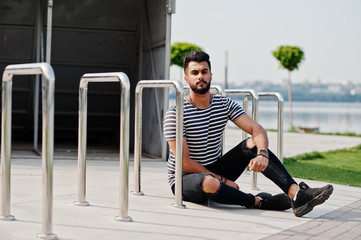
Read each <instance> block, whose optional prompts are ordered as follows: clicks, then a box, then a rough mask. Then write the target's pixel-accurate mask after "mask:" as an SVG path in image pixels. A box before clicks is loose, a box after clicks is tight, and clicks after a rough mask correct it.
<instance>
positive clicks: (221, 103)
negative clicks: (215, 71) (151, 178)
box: [163, 94, 245, 185]
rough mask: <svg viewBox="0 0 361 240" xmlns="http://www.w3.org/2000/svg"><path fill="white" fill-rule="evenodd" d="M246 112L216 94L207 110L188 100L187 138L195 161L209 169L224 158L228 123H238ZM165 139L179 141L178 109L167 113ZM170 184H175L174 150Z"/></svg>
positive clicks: (169, 176)
mask: <svg viewBox="0 0 361 240" xmlns="http://www.w3.org/2000/svg"><path fill="white" fill-rule="evenodd" d="M244 113H245V112H244V111H243V108H242V107H241V106H240V105H239V104H237V103H236V102H234V101H233V100H231V99H230V98H228V97H225V96H221V95H217V94H213V98H212V102H211V104H210V105H209V106H208V107H207V108H198V107H196V106H194V105H193V104H192V103H190V102H189V101H188V100H187V99H186V98H184V105H183V137H185V138H186V139H187V144H188V148H189V154H190V157H191V159H192V160H195V161H197V162H198V163H200V164H202V165H204V166H206V165H209V164H212V163H214V162H215V161H217V159H218V158H219V157H221V140H222V136H223V132H224V129H225V127H226V124H227V121H228V120H231V121H235V120H236V119H237V118H239V117H240V116H241V115H243V114H244ZM163 131H164V136H165V139H166V140H167V141H169V140H175V139H176V106H175V105H173V106H172V107H171V108H170V109H169V110H168V111H167V113H166V115H165V118H164V122H163ZM167 169H168V180H169V183H170V184H171V185H173V184H174V174H175V157H174V154H173V152H172V150H171V149H170V154H169V158H168V165H167Z"/></svg>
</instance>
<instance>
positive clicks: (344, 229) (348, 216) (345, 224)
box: [263, 200, 361, 240]
mask: <svg viewBox="0 0 361 240" xmlns="http://www.w3.org/2000/svg"><path fill="white" fill-rule="evenodd" d="M263 239H265V240H283V239H334V240H345V239H347V240H349V239H361V200H358V201H355V202H353V203H351V204H349V205H347V206H344V207H341V208H339V209H337V210H335V211H332V212H330V213H327V214H325V215H322V216H320V217H318V218H315V219H313V220H311V221H309V222H308V223H305V224H302V225H299V226H296V227H293V228H290V229H287V230H285V231H282V232H280V233H277V234H274V235H271V236H269V237H266V238H263Z"/></svg>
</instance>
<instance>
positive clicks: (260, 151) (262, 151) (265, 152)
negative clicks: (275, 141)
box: [257, 148, 269, 158]
mask: <svg viewBox="0 0 361 240" xmlns="http://www.w3.org/2000/svg"><path fill="white" fill-rule="evenodd" d="M257 156H264V157H266V158H269V155H268V150H267V149H262V148H261V149H258V151H257Z"/></svg>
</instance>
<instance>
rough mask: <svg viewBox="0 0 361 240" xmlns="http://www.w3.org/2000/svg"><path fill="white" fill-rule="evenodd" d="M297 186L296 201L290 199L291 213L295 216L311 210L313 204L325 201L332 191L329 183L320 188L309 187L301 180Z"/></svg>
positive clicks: (300, 215)
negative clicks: (298, 188)
mask: <svg viewBox="0 0 361 240" xmlns="http://www.w3.org/2000/svg"><path fill="white" fill-rule="evenodd" d="M299 187H300V190H299V191H298V193H297V197H296V201H293V200H292V201H291V205H292V208H293V213H294V214H295V215H296V216H297V217H302V216H303V215H305V214H307V213H309V212H311V211H312V209H313V208H314V207H315V206H317V205H319V204H321V203H323V202H325V201H326V200H327V199H328V198H329V197H330V195H331V194H332V191H333V186H332V185H330V184H328V185H326V186H324V187H322V188H310V187H309V186H308V185H307V184H306V183H304V182H301V183H300V184H299Z"/></svg>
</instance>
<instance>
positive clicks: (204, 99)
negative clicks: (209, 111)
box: [188, 90, 211, 108]
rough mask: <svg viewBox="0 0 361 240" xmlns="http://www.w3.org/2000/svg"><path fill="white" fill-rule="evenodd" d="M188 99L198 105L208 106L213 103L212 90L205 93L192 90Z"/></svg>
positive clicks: (201, 106)
mask: <svg viewBox="0 0 361 240" xmlns="http://www.w3.org/2000/svg"><path fill="white" fill-rule="evenodd" d="M188 100H189V101H190V102H191V103H192V104H193V105H194V106H196V107H199V108H206V107H208V106H209V105H210V103H211V92H210V91H208V92H206V93H204V94H199V93H195V92H193V91H192V90H191V91H190V93H189V96H188Z"/></svg>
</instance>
